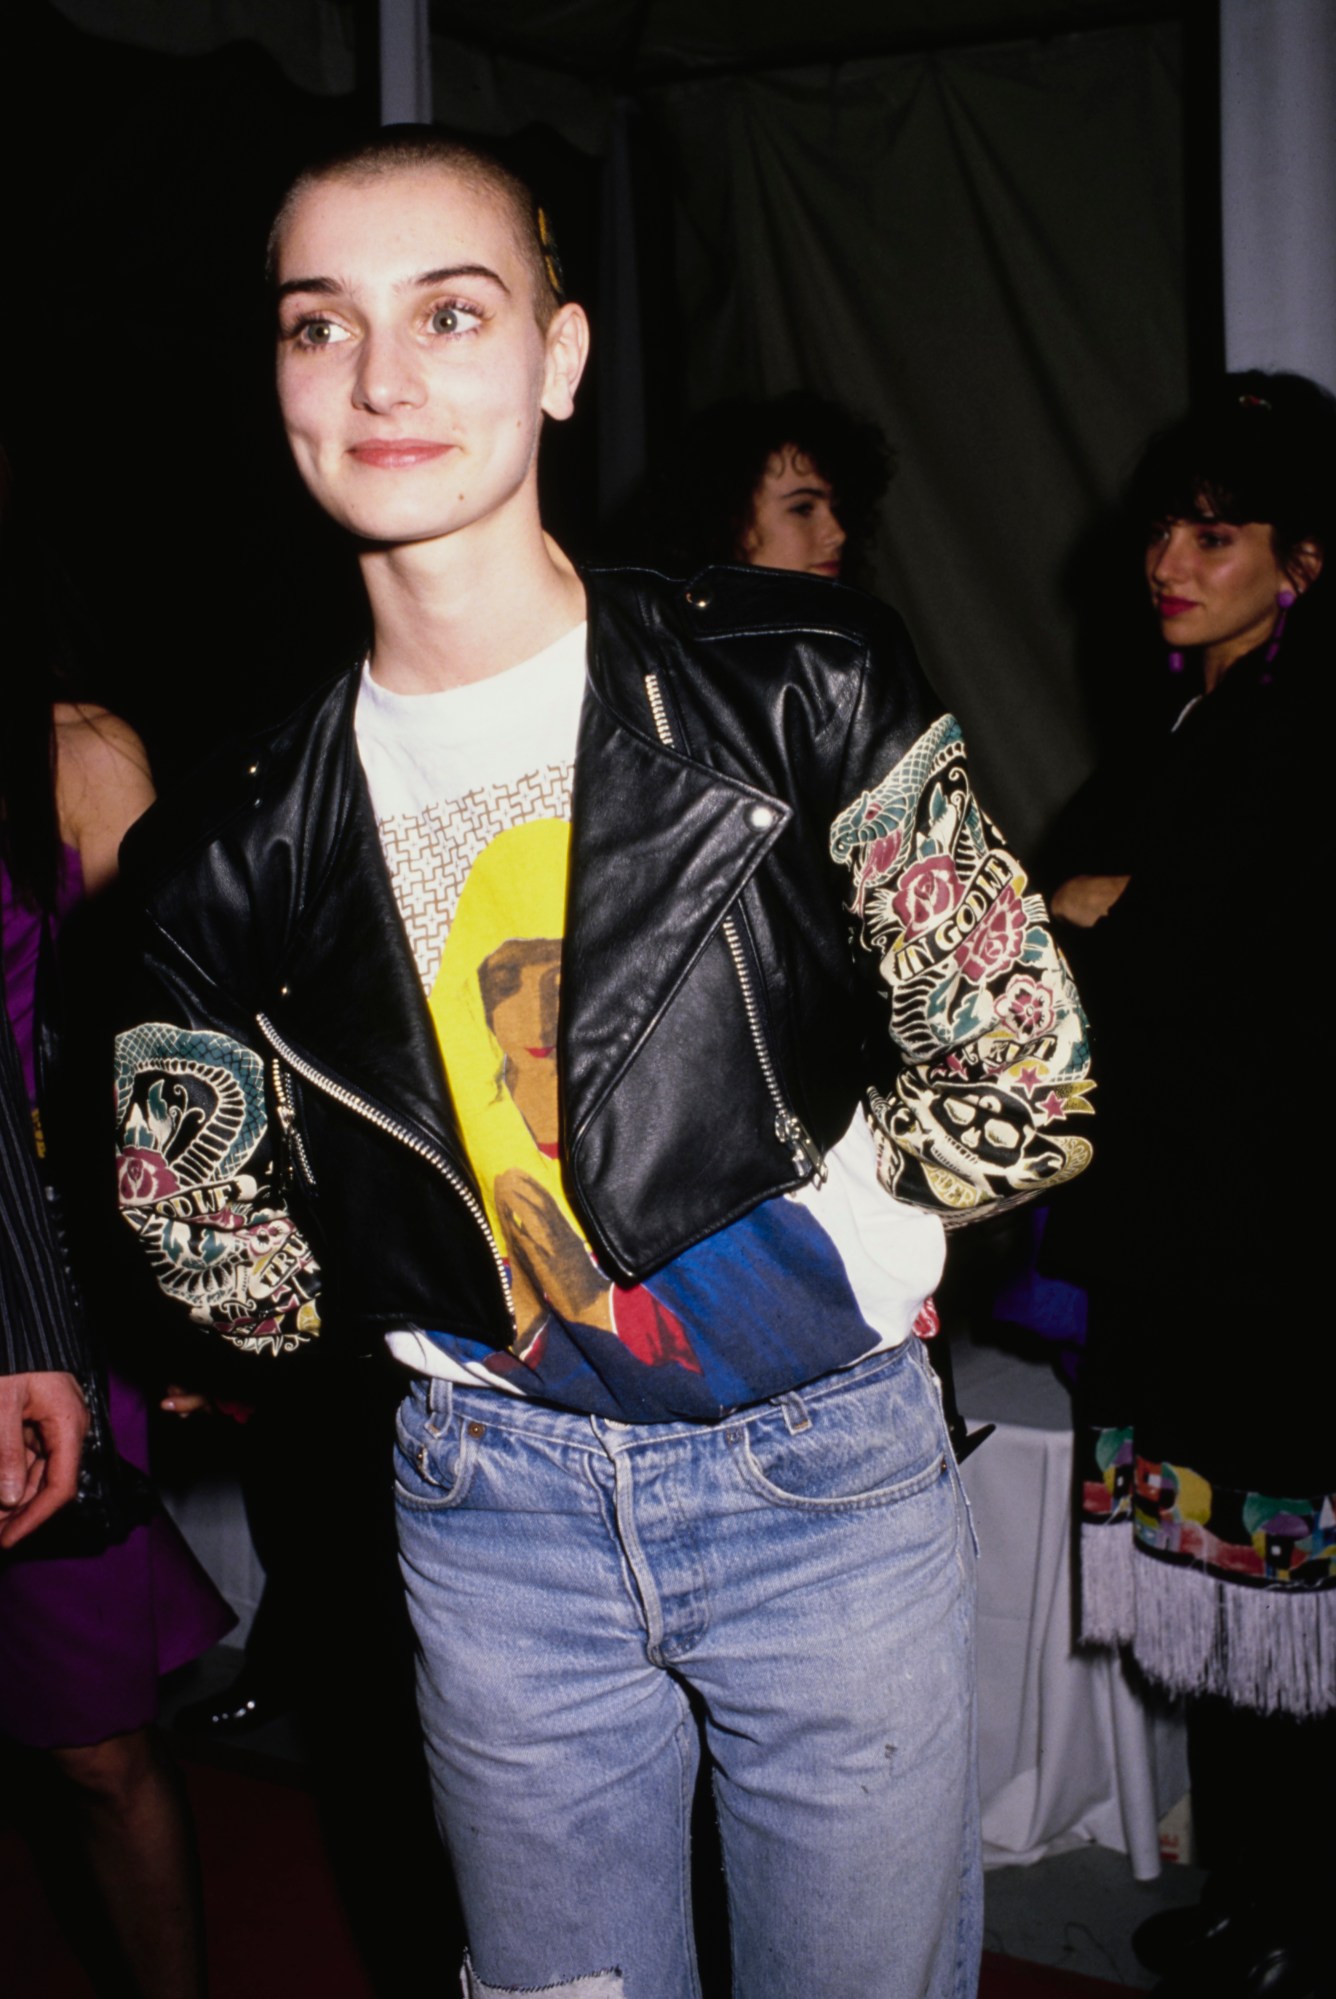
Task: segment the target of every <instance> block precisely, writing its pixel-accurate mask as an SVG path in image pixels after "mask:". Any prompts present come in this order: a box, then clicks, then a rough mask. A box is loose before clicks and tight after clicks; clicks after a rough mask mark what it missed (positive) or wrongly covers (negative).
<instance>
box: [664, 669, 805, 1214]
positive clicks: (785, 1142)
mask: <svg viewBox="0 0 1336 1999" xmlns="http://www.w3.org/2000/svg"><path fill="white" fill-rule="evenodd" d="M645 693H646V695H647V697H648V699H649V711H650V714H651V715H652V716H653V717H654V727H655V730H656V732H657V734H658V738H659V741H660V742H661V743H662V744H663V746H664V748H665V749H667V750H675V749H676V748H677V745H676V743H675V742H674V741H673V730H672V724H671V723H670V722H669V720H668V710H667V708H666V706H665V705H664V699H663V689H662V688H661V687H660V686H659V676H658V674H657V673H647V674H646V675H645ZM722 928H723V933H724V942H725V943H726V944H727V946H728V955H729V957H730V958H731V959H732V960H733V970H734V973H735V974H736V976H737V981H738V989H739V991H740V992H741V994H742V1009H743V1012H744V1013H745V1014H746V1016H747V1030H748V1032H749V1033H750V1035H751V1039H752V1047H753V1048H754V1049H755V1050H756V1059H757V1061H758V1063H759V1064H760V1067H761V1075H762V1077H763V1078H764V1080H765V1087H766V1089H767V1091H768V1092H769V1096H770V1101H771V1103H772V1104H773V1105H774V1107H775V1137H776V1138H777V1139H778V1140H779V1143H780V1144H781V1145H782V1146H785V1147H786V1148H787V1150H788V1152H789V1153H790V1155H791V1157H792V1159H793V1163H794V1165H795V1166H796V1167H797V1169H798V1171H799V1172H800V1173H802V1174H803V1175H804V1176H805V1175H807V1174H808V1173H811V1174H814V1175H815V1176H816V1178H817V1180H818V1181H822V1180H824V1179H825V1177H826V1163H825V1161H824V1160H823V1159H822V1157H821V1152H820V1148H819V1147H818V1145H817V1143H816V1140H815V1139H814V1138H813V1137H812V1135H811V1133H810V1132H809V1131H808V1130H807V1129H806V1128H805V1126H804V1125H803V1123H802V1120H801V1119H800V1118H799V1117H797V1116H796V1115H795V1113H794V1111H793V1110H792V1108H791V1107H790V1105H789V1103H788V1100H787V1099H786V1097H785V1095H784V1092H783V1090H782V1089H781V1088H780V1086H779V1077H778V1075H777V1074H776V1072H775V1064H774V1059H773V1057H772V1056H771V1053H770V1050H769V1048H768V1047H767V1046H766V1041H765V1035H764V1032H763V1031H762V1027H761V1009H760V1007H759V1006H758V1005H757V1003H756V989H755V987H754V986H753V984H752V976H751V971H750V969H749V967H748V964H747V959H746V956H745V954H744V952H743V949H742V939H741V937H740V936H739V935H738V926H737V923H736V921H735V920H734V918H733V917H731V916H726V917H725V918H724V921H723V925H722Z"/></svg>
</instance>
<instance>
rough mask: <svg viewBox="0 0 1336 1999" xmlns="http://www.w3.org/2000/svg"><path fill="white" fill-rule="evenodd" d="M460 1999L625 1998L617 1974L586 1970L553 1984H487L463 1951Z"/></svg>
mask: <svg viewBox="0 0 1336 1999" xmlns="http://www.w3.org/2000/svg"><path fill="white" fill-rule="evenodd" d="M459 1990H460V1993H461V1994H462V1999H626V1987H625V1985H623V1983H622V1974H621V1972H620V1971H590V1972H586V1973H585V1974H584V1975H583V1976H582V1977H579V1978H563V1979H559V1980H558V1982H557V1983H556V1984H555V1985H488V1984H486V1983H485V1982H484V1981H483V1980H482V1979H481V1978H479V1976H478V1974H477V1972H476V1971H475V1970H474V1969H473V1965H472V1963H471V1961H470V1959H469V1954H468V1952H467V1951H465V1953H464V1962H463V1965H462V1967H461V1969H460V1978H459Z"/></svg>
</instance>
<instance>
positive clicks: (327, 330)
mask: <svg viewBox="0 0 1336 1999" xmlns="http://www.w3.org/2000/svg"><path fill="white" fill-rule="evenodd" d="M288 338H289V339H290V340H295V341H296V342H297V344H298V346H300V347H335V346H337V345H338V344H339V343H340V342H341V341H344V340H346V339H347V338H348V332H347V329H346V327H342V326H339V325H337V324H336V323H335V321H334V320H332V319H303V320H299V321H298V323H297V325H296V326H294V327H293V329H292V331H291V333H290V334H289V335H288Z"/></svg>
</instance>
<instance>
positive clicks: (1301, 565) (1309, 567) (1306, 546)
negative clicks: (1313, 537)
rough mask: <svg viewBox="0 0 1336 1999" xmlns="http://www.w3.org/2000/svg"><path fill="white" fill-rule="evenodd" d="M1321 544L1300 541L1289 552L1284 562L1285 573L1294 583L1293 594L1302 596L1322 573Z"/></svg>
mask: <svg viewBox="0 0 1336 1999" xmlns="http://www.w3.org/2000/svg"><path fill="white" fill-rule="evenodd" d="M1322 559H1323V558H1322V545H1321V543H1320V542H1316V541H1301V542H1299V543H1297V545H1296V546H1295V547H1294V549H1293V550H1292V551H1291V553H1290V559H1289V561H1288V562H1287V563H1286V564H1285V574H1286V575H1287V576H1288V577H1289V579H1290V582H1291V583H1292V584H1293V585H1294V589H1295V594H1296V595H1297V596H1300V597H1302V596H1303V594H1304V591H1305V590H1308V589H1311V588H1312V586H1313V584H1314V583H1316V582H1317V579H1318V577H1319V576H1320V575H1321V574H1322Z"/></svg>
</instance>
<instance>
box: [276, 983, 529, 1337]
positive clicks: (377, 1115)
mask: <svg viewBox="0 0 1336 1999" xmlns="http://www.w3.org/2000/svg"><path fill="white" fill-rule="evenodd" d="M255 1020H256V1025H257V1026H258V1028H259V1030H260V1032H261V1034H262V1035H263V1036H264V1038H265V1040H266V1041H267V1042H268V1043H269V1046H270V1047H271V1048H272V1049H273V1050H274V1053H275V1054H276V1055H280V1056H282V1058H283V1060H284V1062H286V1063H287V1065H288V1067H289V1069H291V1070H292V1072H293V1074H294V1075H297V1076H300V1077H301V1079H302V1081H303V1082H305V1083H309V1084H310V1085H311V1087H312V1088H313V1089H316V1090H320V1091H322V1092H323V1093H324V1095H325V1096H327V1097H329V1098H331V1099H332V1101H333V1102H334V1103H336V1104H342V1106H343V1107H344V1109H345V1110H350V1111H354V1112H356V1114H357V1116H358V1117H361V1118H365V1119H366V1121H367V1123H368V1124H373V1125H375V1127H376V1129H377V1130H378V1131H383V1132H387V1133H388V1134H389V1136H390V1137H391V1138H396V1139H398V1141H399V1143H400V1144H401V1145H406V1146H407V1147H408V1149H409V1151H410V1152H415V1153H416V1154H417V1156H418V1158H419V1159H425V1160H426V1161H427V1164H428V1165H429V1166H434V1167H435V1169H436V1171H437V1172H438V1173H439V1174H440V1175H441V1178H442V1179H443V1180H444V1181H445V1182H446V1183H447V1185H448V1186H449V1187H450V1188H451V1189H452V1190H453V1191H454V1192H455V1193H456V1194H458V1196H459V1198H460V1200H461V1201H462V1202H463V1203H464V1206H465V1208H466V1209H467V1210H468V1212H469V1215H470V1216H471V1217H472V1219H473V1221H474V1222H475V1223H476V1224H477V1226H478V1228H479V1230H480V1231H481V1233H482V1238H483V1241H484V1242H485V1243H486V1244H487V1248H488V1250H489V1251H490V1253H491V1258H492V1262H493V1263H494V1264H495V1265H496V1274H497V1278H498V1280H499V1282H500V1285H501V1295H502V1297H503V1298H504V1299H505V1301H506V1311H507V1313H508V1314H509V1317H510V1323H511V1325H512V1326H514V1325H516V1319H515V1308H514V1306H513V1305H512V1304H511V1301H510V1279H509V1276H508V1274H507V1271H506V1266H505V1261H504V1259H503V1257H502V1255H501V1252H500V1250H499V1249H498V1248H497V1243H496V1237H495V1236H494V1235H493V1234H492V1231H491V1226H490V1224H489V1223H488V1220H487V1216H486V1215H485V1214H484V1212H483V1207H482V1203H481V1201H480V1200H479V1199H478V1197H477V1195H476V1194H475V1193H474V1191H473V1189H472V1187H470V1186H469V1183H468V1181H467V1180H466V1179H464V1177H463V1175H462V1174H461V1173H458V1172H456V1170H455V1168H454V1167H453V1166H452V1165H451V1163H450V1161H449V1160H448V1159H447V1158H446V1156H445V1154H444V1153H443V1152H442V1151H440V1150H439V1148H438V1147H436V1146H434V1145H432V1144H431V1143H430V1141H429V1140H427V1139H425V1138H422V1137H420V1136H419V1135H418V1133H417V1132H415V1131H413V1130H411V1129H410V1128H409V1126H408V1125H406V1124H401V1123H400V1121H399V1119H398V1118H394V1117H391V1116H390V1114H389V1112H388V1111H383V1110H381V1109H380V1107H379V1105H377V1104H371V1103H368V1102H367V1100H366V1098H365V1097H359V1096H358V1095H357V1094H356V1092H355V1091H353V1090H350V1089H348V1088H347V1087H346V1085H345V1084H343V1083H336V1082H335V1081H334V1079H333V1077H332V1076H326V1075H324V1074H323V1073H322V1071H321V1070H319V1069H317V1068H315V1067H314V1066H313V1065H312V1064H311V1063H310V1062H308V1061H307V1060H306V1058H305V1056H302V1055H299V1054H298V1053H297V1051H296V1049H295V1048H293V1047H291V1046H290V1045H289V1043H288V1042H286V1041H285V1040H284V1039H283V1037H282V1035H281V1034H280V1033H279V1032H278V1029H277V1028H276V1027H275V1026H274V1023H273V1022H272V1020H270V1018H269V1016H268V1014H264V1013H259V1014H257V1015H256V1016H255ZM285 1094H286V1089H285ZM288 1115H289V1116H290V1117H293V1125H292V1131H293V1133H294V1134H295V1133H296V1122H295V1116H294V1114H293V1111H292V1106H291V1101H290V1099H289V1103H288ZM279 1119H280V1122H283V1112H282V1111H281V1110H280V1111H279ZM284 1129H285V1131H286V1130H287V1129H288V1127H287V1125H286V1123H285V1124H284ZM302 1154H303V1157H304V1156H305V1148H304V1147H302ZM308 1177H311V1184H312V1186H314V1184H315V1182H314V1178H313V1177H312V1176H309V1175H308Z"/></svg>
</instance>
